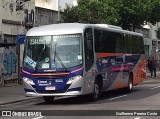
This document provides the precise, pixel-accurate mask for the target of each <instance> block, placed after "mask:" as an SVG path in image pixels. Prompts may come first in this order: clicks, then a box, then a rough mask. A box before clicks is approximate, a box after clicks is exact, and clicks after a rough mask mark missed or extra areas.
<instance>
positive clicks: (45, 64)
mask: <svg viewBox="0 0 160 119" xmlns="http://www.w3.org/2000/svg"><path fill="white" fill-rule="evenodd" d="M25 45H26V46H25V52H24V64H23V66H24V67H26V68H30V69H36V68H38V69H49V68H51V69H53V68H54V69H57V68H70V67H74V66H77V65H80V64H82V41H81V35H80V34H74V35H58V36H28V37H26V44H25Z"/></svg>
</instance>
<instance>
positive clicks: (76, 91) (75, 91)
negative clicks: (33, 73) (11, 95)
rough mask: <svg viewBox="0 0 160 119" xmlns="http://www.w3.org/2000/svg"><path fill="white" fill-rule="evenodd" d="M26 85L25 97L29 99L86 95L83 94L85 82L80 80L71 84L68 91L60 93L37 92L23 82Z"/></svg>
mask: <svg viewBox="0 0 160 119" xmlns="http://www.w3.org/2000/svg"><path fill="white" fill-rule="evenodd" d="M23 85H24V91H25V96H28V97H42V96H78V95H84V94H83V91H82V89H83V82H82V80H79V81H77V82H74V83H73V84H71V85H70V86H69V87H68V89H67V90H65V91H62V92H58V91H56V90H55V91H54V90H53V91H48V92H47V91H37V90H36V88H34V87H33V86H32V85H30V84H29V83H27V82H25V81H24V80H23Z"/></svg>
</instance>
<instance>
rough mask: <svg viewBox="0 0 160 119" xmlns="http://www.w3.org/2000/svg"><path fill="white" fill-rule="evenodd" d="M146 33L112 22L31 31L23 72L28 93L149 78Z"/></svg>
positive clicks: (67, 91) (85, 91)
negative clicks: (144, 41)
mask: <svg viewBox="0 0 160 119" xmlns="http://www.w3.org/2000/svg"><path fill="white" fill-rule="evenodd" d="M145 64H146V59H145V54H144V44H143V35H142V34H140V33H135V32H130V31H126V30H123V29H122V28H120V27H117V26H112V25H106V24H80V23H62V24H52V25H45V26H40V27H35V28H32V29H30V30H29V31H28V32H27V34H26V39H25V51H24V61H23V68H22V76H23V83H24V86H25V88H24V90H25V95H26V96H43V98H44V100H45V101H46V102H47V103H50V102H53V100H54V97H55V96H79V95H89V97H90V98H91V99H92V100H97V99H98V98H99V95H100V93H101V92H103V91H107V90H115V89H119V88H126V91H129V92H130V91H131V90H132V88H133V85H137V84H139V83H141V82H142V81H143V80H144V79H145V78H146V69H145V68H146V65H145Z"/></svg>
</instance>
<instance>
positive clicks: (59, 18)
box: [58, 0, 60, 22]
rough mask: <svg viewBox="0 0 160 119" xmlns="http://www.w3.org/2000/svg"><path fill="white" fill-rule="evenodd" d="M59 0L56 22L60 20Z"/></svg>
mask: <svg viewBox="0 0 160 119" xmlns="http://www.w3.org/2000/svg"><path fill="white" fill-rule="evenodd" d="M59 5H60V0H58V22H59V20H60V11H59Z"/></svg>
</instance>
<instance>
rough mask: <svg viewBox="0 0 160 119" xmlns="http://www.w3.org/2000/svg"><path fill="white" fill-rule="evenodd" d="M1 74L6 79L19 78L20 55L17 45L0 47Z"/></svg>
mask: <svg viewBox="0 0 160 119" xmlns="http://www.w3.org/2000/svg"><path fill="white" fill-rule="evenodd" d="M0 56H1V57H0V65H1V70H0V76H3V77H4V79H5V80H9V79H17V77H18V57H17V55H16V47H15V46H9V47H0Z"/></svg>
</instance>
